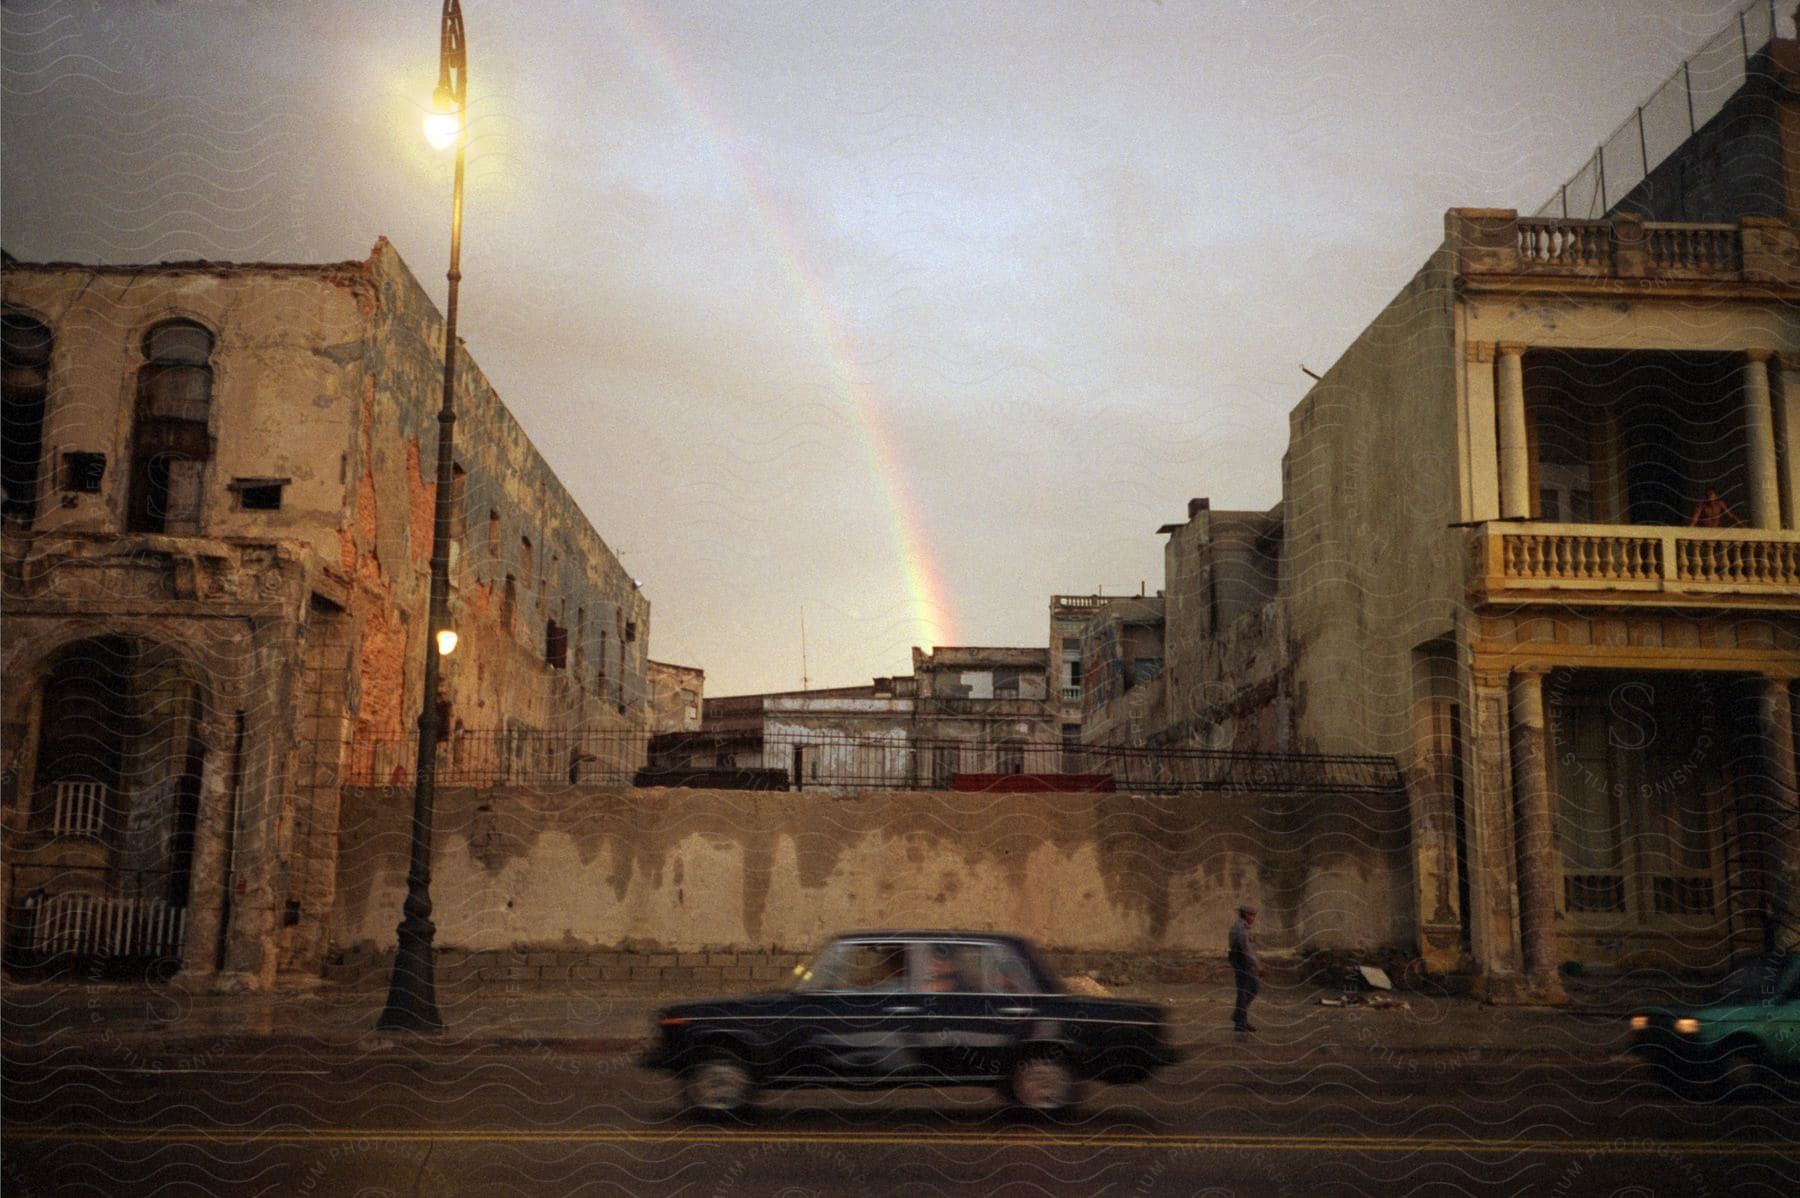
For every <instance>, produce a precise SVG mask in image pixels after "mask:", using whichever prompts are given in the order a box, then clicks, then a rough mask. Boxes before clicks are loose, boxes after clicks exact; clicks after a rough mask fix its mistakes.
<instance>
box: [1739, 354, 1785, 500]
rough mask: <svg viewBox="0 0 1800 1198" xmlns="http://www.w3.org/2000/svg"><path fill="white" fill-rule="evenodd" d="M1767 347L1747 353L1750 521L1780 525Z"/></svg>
mask: <svg viewBox="0 0 1800 1198" xmlns="http://www.w3.org/2000/svg"><path fill="white" fill-rule="evenodd" d="M1770 357H1771V355H1770V353H1769V351H1768V350H1766V349H1753V350H1748V351H1746V352H1745V354H1744V438H1745V441H1746V443H1747V445H1746V448H1747V449H1748V450H1749V454H1748V458H1749V466H1750V524H1751V525H1752V526H1753V527H1756V528H1780V527H1781V488H1780V486H1779V484H1778V483H1777V481H1776V474H1775V414H1774V409H1773V408H1772V407H1771V406H1770V400H1769V358H1770Z"/></svg>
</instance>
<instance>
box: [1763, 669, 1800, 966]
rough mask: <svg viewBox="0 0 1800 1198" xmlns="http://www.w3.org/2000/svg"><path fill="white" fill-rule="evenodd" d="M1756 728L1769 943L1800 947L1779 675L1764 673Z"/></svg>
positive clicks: (1790, 717)
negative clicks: (1765, 812)
mask: <svg viewBox="0 0 1800 1198" xmlns="http://www.w3.org/2000/svg"><path fill="white" fill-rule="evenodd" d="M1756 723H1757V731H1758V733H1759V734H1760V739H1761V742H1762V747H1763V762H1764V766H1763V773H1764V776H1765V777H1766V778H1767V779H1768V782H1767V787H1768V791H1767V793H1766V794H1765V795H1764V802H1765V803H1766V804H1768V806H1769V808H1770V809H1771V810H1772V813H1773V815H1774V818H1773V819H1771V820H1769V821H1768V822H1767V823H1766V824H1765V825H1764V826H1765V827H1767V828H1768V830H1769V832H1770V834H1771V835H1772V837H1773V843H1772V844H1770V845H1769V850H1770V851H1769V854H1768V858H1767V860H1768V862H1769V866H1768V868H1769V877H1768V879H1767V885H1768V888H1769V907H1770V912H1769V915H1770V919H1771V921H1772V922H1773V924H1774V929H1775V947H1776V948H1778V949H1785V950H1788V951H1800V820H1796V819H1795V813H1796V811H1800V786H1797V785H1796V779H1795V766H1794V709H1793V703H1792V702H1791V700H1790V699H1789V698H1788V681H1787V679H1785V678H1764V679H1763V681H1762V690H1761V692H1760V693H1759V694H1758V695H1757V702H1756Z"/></svg>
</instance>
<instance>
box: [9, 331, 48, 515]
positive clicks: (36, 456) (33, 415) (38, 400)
mask: <svg viewBox="0 0 1800 1198" xmlns="http://www.w3.org/2000/svg"><path fill="white" fill-rule="evenodd" d="M0 351H3V358H0V371H3V373H0V410H3V411H4V417H5V418H4V427H0V485H3V486H4V491H5V499H4V500H3V501H0V503H3V504H4V510H5V511H6V512H7V513H9V514H15V515H20V516H23V517H25V519H26V520H27V521H29V520H30V519H31V518H32V516H33V515H35V514H36V513H37V495H38V468H39V464H40V460H41V459H42V457H43V450H44V402H45V398H46V396H48V395H49V392H50V330H49V329H48V328H46V327H44V326H43V325H42V324H39V323H38V322H37V321H35V320H33V319H31V318H30V317H29V316H25V315H22V314H19V313H13V312H8V313H6V315H5V317H4V318H3V319H0Z"/></svg>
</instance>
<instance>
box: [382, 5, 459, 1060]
mask: <svg viewBox="0 0 1800 1198" xmlns="http://www.w3.org/2000/svg"><path fill="white" fill-rule="evenodd" d="M440 30H441V32H440V37H439V43H438V83H437V91H436V92H435V93H434V94H433V96H432V109H433V111H432V114H431V115H430V116H429V117H427V118H426V120H425V135H426V136H427V137H428V138H430V139H431V142H432V144H433V145H435V146H436V147H437V148H438V149H440V150H441V149H444V148H446V147H447V146H449V145H451V144H452V143H454V144H455V146H456V174H455V182H454V183H453V184H452V188H451V201H450V270H449V272H448V273H447V274H446V275H445V277H446V278H447V279H448V280H449V282H450V292H449V297H448V299H447V300H446V302H445V304H444V399H443V405H442V406H441V407H440V408H439V409H438V451H437V452H438V456H437V494H436V498H435V502H434V503H433V505H432V506H433V511H432V525H431V604H430V608H429V611H428V615H427V617H426V629H425V680H424V684H423V690H424V694H423V697H422V698H421V700H420V703H419V757H418V768H417V769H416V770H415V771H414V781H413V814H412V854H411V857H410V859H409V864H408V867H407V872H406V904H405V907H404V908H403V911H404V914H403V916H402V918H401V920H400V926H399V928H398V930H397V931H396V937H397V940H398V944H397V945H396V948H395V952H394V976H393V980H392V981H391V982H390V983H389V984H388V998H387V1006H386V1007H384V1008H383V1009H382V1012H381V1017H380V1018H379V1019H378V1020H376V1021H375V1026H376V1027H377V1028H379V1029H382V1030H384V1031H385V1030H399V1031H422V1032H424V1031H432V1032H434V1031H441V1030H443V1026H444V1020H443V1016H441V1015H439V1014H438V1008H437V983H436V981H435V980H434V977H433V972H434V970H433V963H432V955H431V941H432V938H433V937H434V936H436V935H437V928H436V926H435V925H434V924H433V923H432V922H431V808H432V804H433V800H434V799H435V797H436V789H437V742H438V703H437V698H438V694H437V692H438V674H439V662H438V658H439V657H440V655H441V654H445V653H449V652H450V650H451V649H452V648H454V647H455V645H456V636H455V632H454V630H453V629H451V628H450V610H449V609H450V516H451V509H450V504H451V500H452V496H451V494H450V490H451V486H452V467H453V465H454V451H455V434H456V405H455V397H456V290H457V284H458V283H460V282H461V281H462V212H463V147H464V146H465V145H466V144H467V143H468V138H469V133H468V120H467V117H468V100H469V60H468V46H467V43H466V42H465V40H464V38H463V21H462V5H461V4H460V2H459V0H444V15H443V22H442V25H441V27H440Z"/></svg>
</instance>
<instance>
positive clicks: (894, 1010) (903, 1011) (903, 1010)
mask: <svg viewBox="0 0 1800 1198" xmlns="http://www.w3.org/2000/svg"><path fill="white" fill-rule="evenodd" d="M881 1009H882V1011H883V1012H884V1013H886V1014H888V1015H917V1014H918V1013H919V1012H920V1011H923V1010H924V1009H925V1008H924V1007H883V1008H881Z"/></svg>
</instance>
